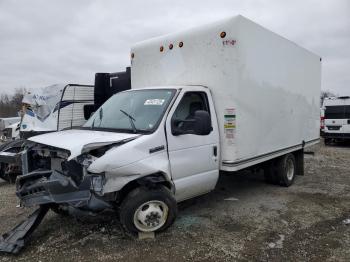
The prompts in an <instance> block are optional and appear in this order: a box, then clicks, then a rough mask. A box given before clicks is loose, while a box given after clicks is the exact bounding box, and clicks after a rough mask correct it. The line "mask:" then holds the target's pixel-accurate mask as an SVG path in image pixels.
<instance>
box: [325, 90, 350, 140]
mask: <svg viewBox="0 0 350 262" xmlns="http://www.w3.org/2000/svg"><path fill="white" fill-rule="evenodd" d="M322 108H323V110H324V133H323V136H324V141H325V144H328V143H329V142H331V141H332V140H338V141H339V140H340V141H343V140H346V139H350V96H340V97H330V98H325V100H324V101H323V105H322Z"/></svg>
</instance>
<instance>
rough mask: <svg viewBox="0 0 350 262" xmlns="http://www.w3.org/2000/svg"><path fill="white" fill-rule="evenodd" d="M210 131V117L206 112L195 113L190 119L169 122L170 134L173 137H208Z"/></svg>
mask: <svg viewBox="0 0 350 262" xmlns="http://www.w3.org/2000/svg"><path fill="white" fill-rule="evenodd" d="M211 131H212V127H211V121H210V115H209V113H208V112H207V111H203V110H198V111H196V112H195V113H194V117H193V118H192V119H186V120H179V119H173V120H172V121H171V132H172V134H173V135H174V136H179V135H185V134H194V135H200V136H206V135H209V134H210V132H211Z"/></svg>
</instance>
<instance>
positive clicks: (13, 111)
mask: <svg viewBox="0 0 350 262" xmlns="http://www.w3.org/2000/svg"><path fill="white" fill-rule="evenodd" d="M25 92H26V89H25V88H17V89H16V90H15V93H14V94H13V95H12V96H10V95H7V94H1V96H0V117H13V116H17V113H18V111H19V110H20V109H21V104H22V99H23V95H24V93H25Z"/></svg>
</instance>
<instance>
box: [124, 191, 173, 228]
mask: <svg viewBox="0 0 350 262" xmlns="http://www.w3.org/2000/svg"><path fill="white" fill-rule="evenodd" d="M176 215H177V203H176V200H175V198H174V196H173V194H172V193H171V192H170V190H169V189H168V188H166V187H164V186H158V187H156V188H145V187H138V188H136V189H134V190H132V191H131V192H130V193H129V194H128V195H127V196H126V198H125V199H124V200H123V202H122V204H121V206H120V221H121V223H122V225H123V226H124V227H125V228H126V229H127V230H128V231H129V232H131V233H138V232H160V231H163V230H165V229H166V228H168V227H169V226H171V225H172V224H173V222H174V220H175V218H176Z"/></svg>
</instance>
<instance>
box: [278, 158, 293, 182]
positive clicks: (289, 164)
mask: <svg viewBox="0 0 350 262" xmlns="http://www.w3.org/2000/svg"><path fill="white" fill-rule="evenodd" d="M277 161H278V163H277V174H278V179H279V184H280V185H281V186H285V187H289V186H290V185H292V184H293V182H294V179H295V176H296V173H297V168H296V161H295V157H294V155H293V154H286V155H284V156H283V157H281V158H280V159H279V160H277Z"/></svg>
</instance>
